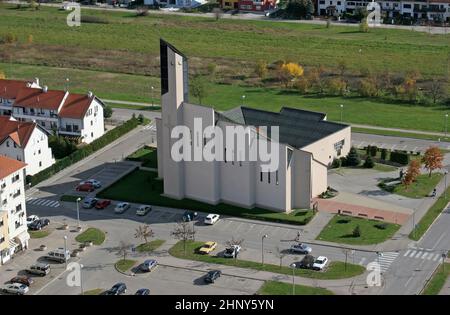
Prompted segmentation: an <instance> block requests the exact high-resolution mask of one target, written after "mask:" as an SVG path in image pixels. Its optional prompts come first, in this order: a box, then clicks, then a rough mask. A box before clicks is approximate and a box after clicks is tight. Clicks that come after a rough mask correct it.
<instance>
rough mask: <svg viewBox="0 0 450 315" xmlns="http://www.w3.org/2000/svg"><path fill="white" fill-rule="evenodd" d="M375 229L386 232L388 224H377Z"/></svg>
mask: <svg viewBox="0 0 450 315" xmlns="http://www.w3.org/2000/svg"><path fill="white" fill-rule="evenodd" d="M374 227H375V228H377V229H379V230H386V228H387V224H386V223H377V224H375V225H374Z"/></svg>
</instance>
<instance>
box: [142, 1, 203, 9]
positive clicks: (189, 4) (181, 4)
mask: <svg viewBox="0 0 450 315" xmlns="http://www.w3.org/2000/svg"><path fill="white" fill-rule="evenodd" d="M205 3H207V1H206V0H144V5H149V6H153V5H160V6H162V7H174V8H195V7H198V6H200V5H202V4H205Z"/></svg>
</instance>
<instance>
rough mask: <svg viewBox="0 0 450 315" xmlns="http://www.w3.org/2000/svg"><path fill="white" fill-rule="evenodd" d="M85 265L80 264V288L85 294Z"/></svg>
mask: <svg viewBox="0 0 450 315" xmlns="http://www.w3.org/2000/svg"><path fill="white" fill-rule="evenodd" d="M83 267H84V266H83V265H82V264H80V289H81V295H84V290H83Z"/></svg>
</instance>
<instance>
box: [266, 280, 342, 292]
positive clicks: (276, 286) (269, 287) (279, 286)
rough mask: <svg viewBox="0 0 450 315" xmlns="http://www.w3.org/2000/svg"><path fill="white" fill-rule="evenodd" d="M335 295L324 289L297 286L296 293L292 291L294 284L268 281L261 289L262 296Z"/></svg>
mask: <svg viewBox="0 0 450 315" xmlns="http://www.w3.org/2000/svg"><path fill="white" fill-rule="evenodd" d="M293 293H295V295H333V292H331V291H330V290H327V289H324V288H314V287H308V286H306V285H300V284H296V285H295V289H294V292H293V291H292V284H289V283H284V282H278V281H266V282H264V284H263V285H262V287H261V288H260V289H259V291H258V294H260V295H292V294H293Z"/></svg>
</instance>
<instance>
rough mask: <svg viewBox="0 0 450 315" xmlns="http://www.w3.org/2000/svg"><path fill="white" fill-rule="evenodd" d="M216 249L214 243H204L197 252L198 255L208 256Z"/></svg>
mask: <svg viewBox="0 0 450 315" xmlns="http://www.w3.org/2000/svg"><path fill="white" fill-rule="evenodd" d="M216 247H217V243H216V242H206V243H205V244H203V246H202V247H200V249H199V250H198V252H199V253H200V254H209V253H211V252H212V251H213V250H215V249H216Z"/></svg>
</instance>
